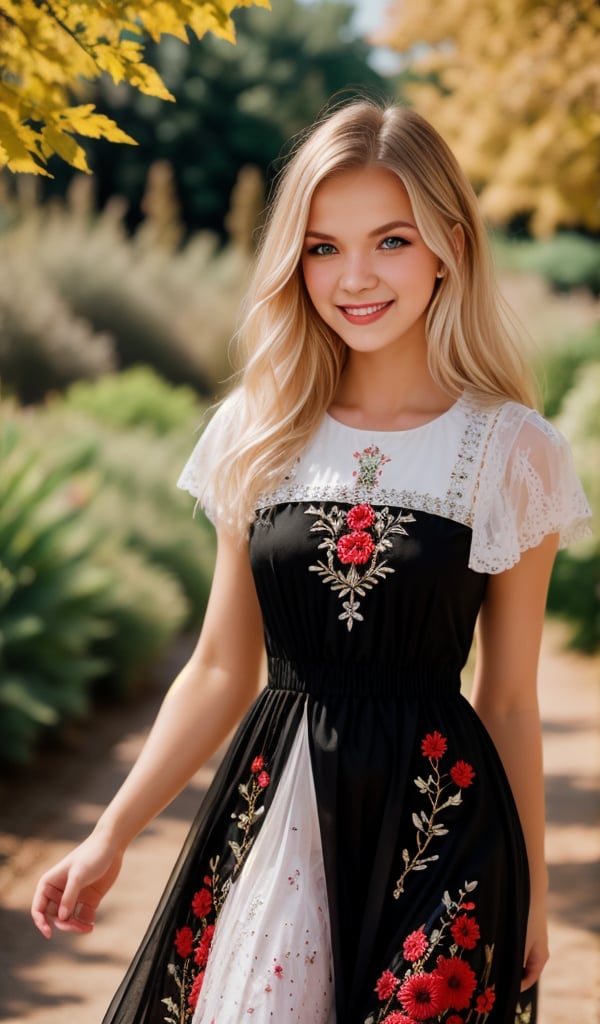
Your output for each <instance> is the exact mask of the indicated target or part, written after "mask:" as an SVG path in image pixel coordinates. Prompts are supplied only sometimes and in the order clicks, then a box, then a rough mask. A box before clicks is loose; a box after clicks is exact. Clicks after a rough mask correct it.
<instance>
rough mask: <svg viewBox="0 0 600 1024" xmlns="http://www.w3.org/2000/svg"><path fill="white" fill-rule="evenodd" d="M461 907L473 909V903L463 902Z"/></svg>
mask: <svg viewBox="0 0 600 1024" xmlns="http://www.w3.org/2000/svg"><path fill="white" fill-rule="evenodd" d="M462 909H463V910H475V904H474V903H463V905H462Z"/></svg>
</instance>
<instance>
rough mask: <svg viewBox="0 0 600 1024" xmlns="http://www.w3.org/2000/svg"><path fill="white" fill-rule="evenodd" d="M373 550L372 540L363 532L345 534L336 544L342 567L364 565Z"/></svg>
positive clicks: (356, 531) (354, 531)
mask: <svg viewBox="0 0 600 1024" xmlns="http://www.w3.org/2000/svg"><path fill="white" fill-rule="evenodd" d="M374 550H375V544H374V542H373V538H372V537H371V535H370V534H369V533H365V532H364V530H353V531H352V533H345V534H344V536H343V537H340V539H339V540H338V542H337V545H336V551H337V556H338V558H339V560H340V562H341V563H342V564H343V565H364V564H365V562H368V561H369V558H370V557H371V555H372V554H373V552H374Z"/></svg>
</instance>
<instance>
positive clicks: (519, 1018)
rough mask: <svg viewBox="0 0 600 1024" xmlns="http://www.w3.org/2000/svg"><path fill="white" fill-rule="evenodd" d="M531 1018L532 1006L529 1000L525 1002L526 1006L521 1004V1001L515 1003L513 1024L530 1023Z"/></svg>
mask: <svg viewBox="0 0 600 1024" xmlns="http://www.w3.org/2000/svg"><path fill="white" fill-rule="evenodd" d="M532 1019H533V1008H532V1005H531V1002H529V1003H527V1005H526V1006H522V1005H521V1003H520V1002H519V1003H517V1015H516V1017H515V1024H531V1021H532Z"/></svg>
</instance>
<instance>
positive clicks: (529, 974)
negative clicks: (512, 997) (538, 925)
mask: <svg viewBox="0 0 600 1024" xmlns="http://www.w3.org/2000/svg"><path fill="white" fill-rule="evenodd" d="M547 961H548V954H547V953H544V954H543V955H542V954H540V953H538V952H537V951H536V950H531V952H530V954H529V956H528V957H527V960H526V962H525V966H524V968H523V977H522V979H521V992H524V991H525V990H526V989H528V988H531V986H532V985H535V983H536V981H539V978H540V975H541V973H542V971H543V969H544V967H545V965H546V963H547Z"/></svg>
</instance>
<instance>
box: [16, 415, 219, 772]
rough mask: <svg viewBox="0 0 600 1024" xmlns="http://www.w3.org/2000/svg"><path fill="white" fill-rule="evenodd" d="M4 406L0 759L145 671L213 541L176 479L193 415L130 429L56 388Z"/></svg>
mask: <svg viewBox="0 0 600 1024" xmlns="http://www.w3.org/2000/svg"><path fill="white" fill-rule="evenodd" d="M4 413H5V415H4V421H3V424H2V431H1V438H0V446H1V447H0V451H1V454H2V470H3V472H2V475H1V477H0V552H1V553H2V554H1V557H0V680H1V682H0V711H1V714H0V760H4V761H25V760H28V759H30V758H31V756H32V754H33V752H34V749H35V743H36V740H37V738H38V736H39V735H40V734H41V733H43V732H45V731H47V730H48V729H49V728H52V729H54V730H57V729H60V727H61V725H62V723H63V722H64V721H66V720H68V719H69V718H70V717H72V716H73V715H81V714H85V712H86V711H87V710H88V709H89V706H90V698H91V696H92V695H97V694H99V693H102V694H103V695H109V696H115V695H122V694H124V693H126V692H128V691H129V690H130V689H131V687H133V686H137V685H139V684H140V683H142V682H143V679H144V677H145V674H146V672H147V670H148V667H149V666H150V665H152V663H153V662H154V661H155V660H156V657H157V656H158V655H159V654H160V653H161V652H162V651H163V650H164V649H165V647H166V646H167V645H168V643H169V642H170V641H171V639H172V637H173V636H174V634H175V633H176V632H177V631H178V630H180V629H181V628H182V626H183V625H184V623H185V622H186V621H190V622H191V621H192V620H193V621H194V624H195V625H197V622H198V619H199V618H200V616H201V614H202V611H203V609H204V605H205V603H206V598H207V593H208V581H209V578H210V563H211V552H212V544H211V542H210V541H209V540H208V534H207V533H206V532H205V531H203V529H202V523H201V521H193V520H192V518H191V502H190V501H189V499H188V500H186V497H185V496H184V495H183V494H182V493H180V492H177V491H176V490H175V487H174V480H173V479H172V477H173V475H174V470H173V466H174V462H175V461H176V462H177V463H178V464H180V463H181V462H182V461H183V458H184V456H183V454H182V453H181V454H180V452H179V449H180V448H183V447H185V448H186V450H187V448H188V447H189V441H188V443H187V444H186V441H185V440H184V435H185V438H187V435H188V434H189V433H190V432H191V431H190V429H189V428H186V430H185V431H184V432H183V434H182V433H181V432H179V433H178V432H175V433H172V434H170V435H166V437H165V438H161V437H158V436H157V435H156V433H154V432H150V431H148V430H147V429H142V428H137V429H135V428H132V429H130V430H128V431H127V432H126V433H123V432H119V431H117V430H114V429H113V428H110V427H107V426H106V425H103V424H101V423H99V422H96V421H94V420H93V419H91V418H90V417H89V416H84V415H82V414H81V413H80V412H78V411H75V410H73V409H70V408H68V407H66V406H65V404H64V403H63V402H61V401H58V400H56V401H54V402H53V403H52V404H51V405H50V406H48V407H46V408H38V409H34V410H28V411H27V412H24V411H21V410H18V409H16V408H15V407H13V406H8V404H6V403H5V409H4ZM138 470H139V472H138ZM170 495H172V500H171V497H170ZM177 520H178V522H177ZM184 524H185V525H184ZM180 526H181V527H182V529H181V530H180ZM186 531H187V532H186ZM179 570H181V573H182V577H183V579H184V582H185V587H183V586H182V584H181V583H180V581H179V579H178V573H179Z"/></svg>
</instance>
